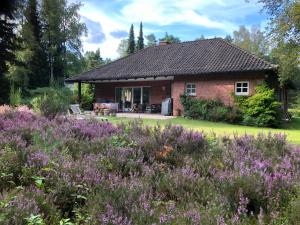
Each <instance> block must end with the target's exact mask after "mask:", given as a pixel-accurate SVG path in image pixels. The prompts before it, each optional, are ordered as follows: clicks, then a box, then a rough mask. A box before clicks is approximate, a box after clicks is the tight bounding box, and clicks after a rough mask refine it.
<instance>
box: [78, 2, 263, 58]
mask: <svg viewBox="0 0 300 225" xmlns="http://www.w3.org/2000/svg"><path fill="white" fill-rule="evenodd" d="M87 1H88V0H87ZM116 2H117V3H118V4H116V5H118V6H117V7H119V8H114V7H111V8H112V9H111V10H112V11H103V9H102V8H101V4H96V3H95V4H93V2H92V1H91V2H89V1H88V2H86V3H84V6H83V7H82V8H81V9H80V14H81V15H82V16H84V17H86V18H88V19H90V20H92V21H95V22H98V23H100V24H101V26H102V32H103V33H104V35H105V40H104V42H103V43H100V44H92V43H88V42H87V39H86V38H85V39H83V47H84V50H85V51H87V50H96V49H97V48H100V49H101V54H102V56H103V57H104V58H106V57H109V58H112V59H115V58H117V57H118V53H117V48H118V45H119V43H120V40H121V39H120V38H117V37H116V36H115V37H114V36H112V35H111V32H113V31H116V30H126V31H127V30H128V29H129V26H130V24H131V23H134V24H135V25H137V24H136V23H138V22H140V21H143V22H144V23H147V24H151V25H153V26H151V28H149V27H146V26H145V27H144V33H145V34H149V33H162V32H164V31H165V30H161V29H160V27H161V26H172V25H175V26H184V24H187V25H196V26H199V28H200V29H201V28H204V29H213V30H216V29H217V30H220V32H223V33H224V32H226V33H232V31H233V30H236V29H238V26H239V25H241V24H239V22H237V21H239V20H242V19H243V18H245V17H247V16H251V15H253V14H255V13H257V12H258V10H259V6H258V5H255V4H254V3H246V2H245V0H126V1H124V0H116V1H111V3H109V4H112V6H113V4H115V3H116ZM97 3H98V2H97ZM100 3H101V1H100ZM122 4H123V5H122ZM178 24H180V25H178ZM178 28H179V29H180V27H178ZM205 36H206V35H205Z"/></svg>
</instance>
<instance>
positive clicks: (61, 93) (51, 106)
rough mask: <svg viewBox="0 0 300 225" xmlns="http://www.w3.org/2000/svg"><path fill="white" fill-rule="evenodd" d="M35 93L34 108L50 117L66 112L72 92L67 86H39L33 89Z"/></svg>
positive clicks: (32, 102)
mask: <svg viewBox="0 0 300 225" xmlns="http://www.w3.org/2000/svg"><path fill="white" fill-rule="evenodd" d="M33 95H34V96H35V97H33V99H32V100H31V105H32V106H33V109H34V110H35V111H37V112H40V113H41V114H42V115H43V116H45V117H47V118H50V119H53V118H54V117H55V116H56V115H58V114H61V113H66V112H67V111H68V108H69V105H70V102H71V92H70V90H69V89H67V88H55V87H49V88H48V87H47V88H38V89H36V90H34V91H33Z"/></svg>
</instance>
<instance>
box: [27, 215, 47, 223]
mask: <svg viewBox="0 0 300 225" xmlns="http://www.w3.org/2000/svg"><path fill="white" fill-rule="evenodd" d="M25 220H26V222H27V225H45V223H44V220H43V217H42V216H41V215H39V214H38V215H33V214H31V215H30V217H28V218H25Z"/></svg>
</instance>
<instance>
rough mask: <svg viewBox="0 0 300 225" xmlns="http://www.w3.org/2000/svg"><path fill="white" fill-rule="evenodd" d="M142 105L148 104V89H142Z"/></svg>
mask: <svg viewBox="0 0 300 225" xmlns="http://www.w3.org/2000/svg"><path fill="white" fill-rule="evenodd" d="M143 104H150V88H149V87H143Z"/></svg>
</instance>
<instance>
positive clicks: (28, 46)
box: [21, 0, 49, 88]
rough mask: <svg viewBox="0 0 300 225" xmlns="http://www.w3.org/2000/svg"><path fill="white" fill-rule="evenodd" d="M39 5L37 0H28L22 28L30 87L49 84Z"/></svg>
mask: <svg viewBox="0 0 300 225" xmlns="http://www.w3.org/2000/svg"><path fill="white" fill-rule="evenodd" d="M37 7H38V6H37V1H36V0H28V2H27V5H26V9H25V12H24V17H25V22H24V24H23V25H22V30H21V40H22V46H23V51H24V54H25V55H26V54H27V57H25V59H24V58H23V60H24V63H25V64H26V69H27V71H28V74H27V76H28V82H29V83H28V85H29V88H37V87H45V86H47V85H48V84H49V83H48V82H49V80H48V64H47V56H46V53H45V51H44V50H43V46H42V43H41V37H42V32H41V22H40V18H39V13H38V11H37Z"/></svg>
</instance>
